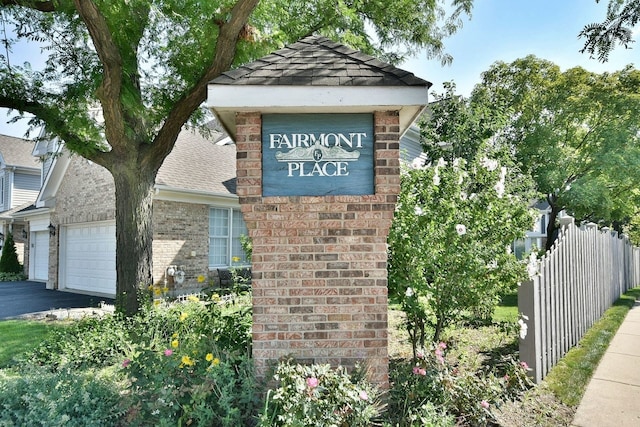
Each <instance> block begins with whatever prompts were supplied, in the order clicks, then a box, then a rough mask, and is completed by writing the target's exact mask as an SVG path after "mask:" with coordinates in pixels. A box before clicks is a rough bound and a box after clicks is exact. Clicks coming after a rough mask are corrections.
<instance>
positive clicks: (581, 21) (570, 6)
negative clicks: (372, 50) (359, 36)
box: [400, 0, 640, 95]
mask: <svg viewBox="0 0 640 427" xmlns="http://www.w3.org/2000/svg"><path fill="white" fill-rule="evenodd" d="M607 4H608V0H601V1H600V3H596V2H595V0H475V1H474V8H473V13H472V17H471V20H467V19H465V20H464V26H463V27H462V28H461V29H460V30H459V31H458V32H457V33H456V34H455V35H453V36H452V37H450V38H448V39H447V40H446V41H445V48H446V51H447V52H448V53H449V54H451V55H452V56H453V63H452V64H451V66H445V67H442V66H441V65H440V63H439V62H438V61H435V60H427V59H425V58H424V57H422V58H420V57H418V58H415V59H412V60H409V61H407V62H405V63H404V64H401V65H400V68H403V69H406V70H408V71H411V72H413V73H414V74H416V75H417V76H418V77H421V78H423V79H425V80H428V81H430V82H431V83H433V86H432V90H435V91H436V92H440V93H441V92H443V87H442V83H443V82H446V81H449V80H453V81H454V82H455V83H456V88H457V92H458V93H460V94H462V95H469V94H470V93H471V90H472V89H473V86H474V85H475V84H477V83H479V82H480V75H481V73H482V72H483V71H486V70H487V69H489V67H490V66H491V64H493V63H494V62H496V61H504V62H511V61H513V60H515V59H518V58H523V57H525V56H527V55H529V54H533V55H535V56H537V57H539V58H543V59H547V60H549V61H551V62H554V63H555V64H557V65H559V66H560V68H561V69H562V70H566V69H568V68H571V67H575V66H581V67H583V68H585V69H587V70H589V71H594V72H598V73H601V72H605V71H615V70H619V69H622V68H624V66H625V65H627V64H631V63H633V64H636V67H640V43H634V45H635V44H637V46H634V47H633V49H624V48H622V47H618V48H617V49H616V50H615V51H614V52H612V54H611V55H610V58H609V61H608V62H607V63H605V64H602V63H600V62H598V61H597V60H596V59H589V55H587V54H581V53H580V52H579V50H580V49H581V48H582V46H583V45H584V40H583V39H578V33H579V32H580V30H582V28H583V26H584V25H585V24H590V23H593V22H601V21H602V20H603V18H604V16H605V14H606V10H607ZM636 39H637V37H636Z"/></svg>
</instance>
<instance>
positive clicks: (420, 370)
mask: <svg viewBox="0 0 640 427" xmlns="http://www.w3.org/2000/svg"><path fill="white" fill-rule="evenodd" d="M413 373H414V374H416V375H422V376H425V375H427V371H425V370H424V369H423V368H421V367H420V366H414V367H413Z"/></svg>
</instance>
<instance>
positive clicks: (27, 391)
mask: <svg viewBox="0 0 640 427" xmlns="http://www.w3.org/2000/svg"><path fill="white" fill-rule="evenodd" d="M119 402H120V395H119V389H118V387H117V385H116V383H115V382H114V381H113V378H111V379H110V378H106V377H104V376H103V375H100V374H99V373H95V372H92V371H88V372H82V373H78V372H77V371H76V370H73V369H65V370H63V371H59V372H55V373H51V372H46V371H43V370H41V369H33V370H29V371H27V372H23V373H22V374H21V376H19V377H18V376H10V375H8V374H7V373H6V371H0V425H3V426H14V425H15V426H27V425H29V426H36V425H47V426H62V425H64V426H78V427H81V426H82V427H84V426H113V425H117V424H118V422H117V421H118V420H119V419H120V417H121V416H122V413H123V411H122V410H121V408H120V405H119Z"/></svg>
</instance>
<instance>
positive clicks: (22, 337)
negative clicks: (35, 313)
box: [0, 320, 59, 368]
mask: <svg viewBox="0 0 640 427" xmlns="http://www.w3.org/2000/svg"><path fill="white" fill-rule="evenodd" d="M54 327H59V326H54V325H52V324H50V323H46V322H36V321H27V320H4V321H0V337H2V345H1V346H0V368H4V367H7V366H9V365H10V364H11V363H12V360H13V357H14V356H16V355H19V354H22V353H24V352H25V351H28V350H31V349H32V348H34V347H35V346H37V345H38V344H39V343H40V342H41V341H42V340H43V339H44V338H45V337H46V336H47V334H48V333H49V331H50V330H51V329H52V328H54Z"/></svg>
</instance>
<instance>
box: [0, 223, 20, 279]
mask: <svg viewBox="0 0 640 427" xmlns="http://www.w3.org/2000/svg"><path fill="white" fill-rule="evenodd" d="M0 272H2V273H14V274H16V273H22V272H23V271H22V264H20V261H18V252H17V251H16V244H15V242H14V241H13V235H12V234H11V233H7V237H6V238H5V240H4V246H3V247H2V254H1V255H0Z"/></svg>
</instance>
